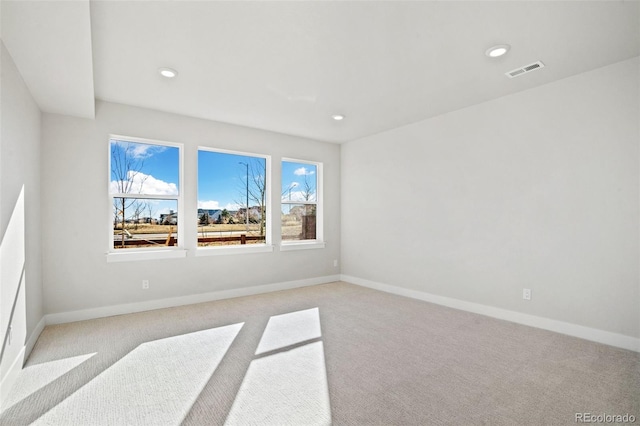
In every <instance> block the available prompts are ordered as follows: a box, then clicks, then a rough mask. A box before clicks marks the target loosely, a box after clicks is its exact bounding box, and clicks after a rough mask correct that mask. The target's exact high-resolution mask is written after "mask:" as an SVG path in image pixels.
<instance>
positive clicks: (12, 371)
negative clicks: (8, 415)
mask: <svg viewBox="0 0 640 426" xmlns="http://www.w3.org/2000/svg"><path fill="white" fill-rule="evenodd" d="M24 353H25V348H24V346H23V347H22V349H21V350H20V353H18V356H16V358H15V359H14V360H13V362H12V363H11V367H9V370H7V373H6V374H5V376H4V377H3V378H2V381H1V382H0V413H1V412H2V411H3V410H4V409H5V406H4V402H5V401H6V399H7V396H9V391H10V390H11V388H12V387H13V384H14V383H15V382H16V379H17V378H18V374H20V371H21V370H22V366H23V365H24Z"/></svg>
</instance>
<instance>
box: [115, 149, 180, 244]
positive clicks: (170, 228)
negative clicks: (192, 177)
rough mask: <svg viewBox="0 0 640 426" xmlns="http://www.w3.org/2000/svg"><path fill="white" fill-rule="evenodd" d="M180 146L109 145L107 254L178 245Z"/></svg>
mask: <svg viewBox="0 0 640 426" xmlns="http://www.w3.org/2000/svg"><path fill="white" fill-rule="evenodd" d="M180 164H181V146H180V145H178V144H169V143H157V142H151V141H146V140H142V139H132V138H120V137H112V138H111V139H110V140H109V169H110V179H109V197H110V201H111V202H110V206H111V219H110V226H109V228H110V230H111V238H110V252H111V253H115V252H119V253H122V252H123V251H145V250H146V251H148V249H150V248H151V249H163V250H166V249H168V248H171V247H176V246H181V245H182V241H183V239H182V237H181V235H182V218H181V217H180V215H179V214H180V211H181V210H182V198H181V197H182V195H181V190H180V184H181V178H180V174H181V173H180Z"/></svg>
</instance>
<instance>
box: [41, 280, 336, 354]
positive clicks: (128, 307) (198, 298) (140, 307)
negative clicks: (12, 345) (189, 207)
mask: <svg viewBox="0 0 640 426" xmlns="http://www.w3.org/2000/svg"><path fill="white" fill-rule="evenodd" d="M335 281H340V275H327V276H324V277H316V278H307V279H304V280H296V281H286V282H281V283H274V284H265V285H258V286H252V287H244V288H237V289H231V290H221V291H213V292H210V293H202V294H193V295H189V296H179V297H171V298H167V299H157V300H148V301H145V302H137V303H127V304H123V305H113V306H104V307H100V308H93V309H83V310H79V311H71V312H60V313H55V314H47V315H45V318H46V320H45V321H46V324H47V325H50V324H63V323H68V322H74V321H83V320H88V319H94V318H103V317H110V316H114V315H123V314H131V313H134V312H143V311H151V310H154V309H162V308H171V307H174V306H183V305H191V304H194V303H202V302H210V301H212V300H221V299H231V298H233V297H242V296H251V295H254V294H261V293H270V292H272V291H279V290H288V289H292V288H298V287H308V286H312V285H318V284H326V283H330V282H335ZM34 343H35V342H34Z"/></svg>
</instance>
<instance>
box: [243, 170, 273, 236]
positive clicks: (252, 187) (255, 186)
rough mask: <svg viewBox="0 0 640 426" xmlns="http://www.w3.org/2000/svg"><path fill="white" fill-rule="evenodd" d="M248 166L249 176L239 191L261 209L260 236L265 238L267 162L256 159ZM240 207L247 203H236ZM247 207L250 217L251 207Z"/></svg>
mask: <svg viewBox="0 0 640 426" xmlns="http://www.w3.org/2000/svg"><path fill="white" fill-rule="evenodd" d="M244 164H248V165H249V166H248V167H247V170H248V171H249V175H248V176H246V177H245V179H241V182H242V183H241V185H240V190H239V191H238V192H239V194H240V195H242V196H243V197H244V196H245V195H247V196H248V199H249V201H250V203H251V202H253V203H255V205H257V206H258V207H259V208H260V217H259V224H260V235H261V236H263V235H264V234H265V228H266V224H267V218H266V215H267V207H266V197H267V178H266V175H267V170H266V161H265V160H264V159H262V158H254V159H252V160H251V161H250V162H249V163H244ZM235 202H236V203H237V204H238V205H243V204H245V202H238V201H237V200H236V201H235ZM245 207H246V209H247V210H246V214H247V217H248V215H249V208H250V207H249V206H248V205H247V206H245Z"/></svg>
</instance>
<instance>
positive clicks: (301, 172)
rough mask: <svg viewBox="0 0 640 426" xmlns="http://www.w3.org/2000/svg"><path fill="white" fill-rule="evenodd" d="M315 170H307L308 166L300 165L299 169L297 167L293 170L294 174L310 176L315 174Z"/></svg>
mask: <svg viewBox="0 0 640 426" xmlns="http://www.w3.org/2000/svg"><path fill="white" fill-rule="evenodd" d="M314 173H315V172H314V171H313V170H307V168H306V167H300V168H298V169H295V170H294V171H293V174H294V175H296V176H310V175H312V174H314Z"/></svg>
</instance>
